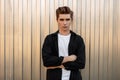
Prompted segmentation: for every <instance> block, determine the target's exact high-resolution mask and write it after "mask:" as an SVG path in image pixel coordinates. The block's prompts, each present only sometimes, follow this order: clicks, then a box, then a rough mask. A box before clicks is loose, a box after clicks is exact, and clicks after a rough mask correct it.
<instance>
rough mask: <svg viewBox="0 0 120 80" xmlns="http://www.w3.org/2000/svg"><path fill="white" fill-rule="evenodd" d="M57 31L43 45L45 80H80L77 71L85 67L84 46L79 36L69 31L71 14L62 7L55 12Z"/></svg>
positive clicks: (67, 8) (79, 74) (65, 7)
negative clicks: (45, 69)
mask: <svg viewBox="0 0 120 80" xmlns="http://www.w3.org/2000/svg"><path fill="white" fill-rule="evenodd" d="M56 20H57V23H58V31H57V32H55V33H52V34H49V35H48V36H47V37H46V38H45V41H44V43H43V48H42V58H43V64H44V66H45V67H46V68H47V78H46V79H47V80H82V77H81V72H80V70H79V69H83V68H84V67H85V45H84V41H83V39H82V37H81V36H79V35H77V34H76V33H74V32H73V31H71V30H70V25H71V23H72V21H73V12H72V11H71V10H70V8H69V7H67V6H63V7H59V8H58V9H57V10H56Z"/></svg>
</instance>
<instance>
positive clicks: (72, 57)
mask: <svg viewBox="0 0 120 80" xmlns="http://www.w3.org/2000/svg"><path fill="white" fill-rule="evenodd" d="M76 58H77V57H76V55H70V56H66V57H64V58H63V61H62V63H66V62H69V61H75V60H76ZM46 68H47V69H55V68H64V66H63V65H60V66H53V67H46Z"/></svg>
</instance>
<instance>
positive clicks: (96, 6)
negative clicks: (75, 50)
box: [0, 0, 120, 80]
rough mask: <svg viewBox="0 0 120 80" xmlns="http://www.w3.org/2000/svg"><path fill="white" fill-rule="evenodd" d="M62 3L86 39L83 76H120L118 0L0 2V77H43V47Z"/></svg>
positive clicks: (116, 79) (98, 79)
mask: <svg viewBox="0 0 120 80" xmlns="http://www.w3.org/2000/svg"><path fill="white" fill-rule="evenodd" d="M63 5H67V6H69V7H70V8H71V9H72V10H73V11H74V22H73V25H72V27H71V29H72V30H73V31H75V32H76V33H78V34H80V35H81V36H82V37H83V38H84V41H85V45H86V67H85V69H84V70H82V76H83V80H120V36H119V34H120V0H0V80H45V71H46V69H45V67H43V64H42V59H41V47H42V44H43V41H44V38H45V36H46V35H48V34H50V33H52V32H55V31H56V30H57V23H56V17H55V9H56V8H57V7H58V6H63Z"/></svg>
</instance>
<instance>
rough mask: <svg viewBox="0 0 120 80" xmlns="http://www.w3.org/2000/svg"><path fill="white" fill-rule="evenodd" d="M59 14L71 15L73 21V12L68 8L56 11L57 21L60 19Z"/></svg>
mask: <svg viewBox="0 0 120 80" xmlns="http://www.w3.org/2000/svg"><path fill="white" fill-rule="evenodd" d="M59 14H70V17H71V19H72V20H73V11H72V10H71V9H70V8H69V7H67V6H62V7H58V8H57V9H56V19H57V20H58V18H59Z"/></svg>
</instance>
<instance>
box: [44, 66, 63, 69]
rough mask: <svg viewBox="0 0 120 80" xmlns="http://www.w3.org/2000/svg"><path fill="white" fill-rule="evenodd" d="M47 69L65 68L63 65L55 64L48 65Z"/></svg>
mask: <svg viewBox="0 0 120 80" xmlns="http://www.w3.org/2000/svg"><path fill="white" fill-rule="evenodd" d="M46 68H47V69H55V68H64V66H63V65H60V66H53V67H46Z"/></svg>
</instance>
